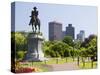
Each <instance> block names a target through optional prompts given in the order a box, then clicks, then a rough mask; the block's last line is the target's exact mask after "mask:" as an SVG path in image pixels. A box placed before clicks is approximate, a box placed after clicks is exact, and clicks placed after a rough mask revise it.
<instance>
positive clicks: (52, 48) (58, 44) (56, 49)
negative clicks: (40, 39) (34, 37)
mask: <svg viewBox="0 0 100 75" xmlns="http://www.w3.org/2000/svg"><path fill="white" fill-rule="evenodd" d="M43 50H44V53H45V56H50V57H68V56H70V54H69V50H70V46H68V45H67V44H66V43H64V42H62V41H52V42H51V41H45V42H44V43H43Z"/></svg>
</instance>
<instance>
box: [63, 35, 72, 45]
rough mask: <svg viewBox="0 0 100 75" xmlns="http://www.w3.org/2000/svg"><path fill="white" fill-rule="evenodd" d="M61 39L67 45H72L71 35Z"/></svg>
mask: <svg viewBox="0 0 100 75" xmlns="http://www.w3.org/2000/svg"><path fill="white" fill-rule="evenodd" d="M62 41H63V42H64V43H66V44H68V45H69V46H73V38H72V37H71V36H65V37H64V39H63V40H62Z"/></svg>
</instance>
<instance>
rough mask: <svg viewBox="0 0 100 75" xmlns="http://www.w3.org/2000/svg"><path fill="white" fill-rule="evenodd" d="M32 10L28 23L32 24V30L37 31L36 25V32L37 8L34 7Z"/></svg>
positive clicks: (37, 25)
mask: <svg viewBox="0 0 100 75" xmlns="http://www.w3.org/2000/svg"><path fill="white" fill-rule="evenodd" d="M33 9H34V10H32V11H31V16H30V17H31V19H30V22H29V25H32V30H33V32H36V31H37V27H38V32H40V20H39V18H38V11H37V8H36V7H34V8H33Z"/></svg>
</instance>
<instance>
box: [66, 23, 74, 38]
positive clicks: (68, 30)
mask: <svg viewBox="0 0 100 75" xmlns="http://www.w3.org/2000/svg"><path fill="white" fill-rule="evenodd" d="M66 36H71V37H72V38H73V40H74V39H75V29H74V27H72V24H68V27H66Z"/></svg>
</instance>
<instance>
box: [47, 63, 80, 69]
mask: <svg viewBox="0 0 100 75" xmlns="http://www.w3.org/2000/svg"><path fill="white" fill-rule="evenodd" d="M48 68H51V69H50V71H65V70H79V67H78V66H77V63H76V62H71V63H65V64H51V65H48Z"/></svg>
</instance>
